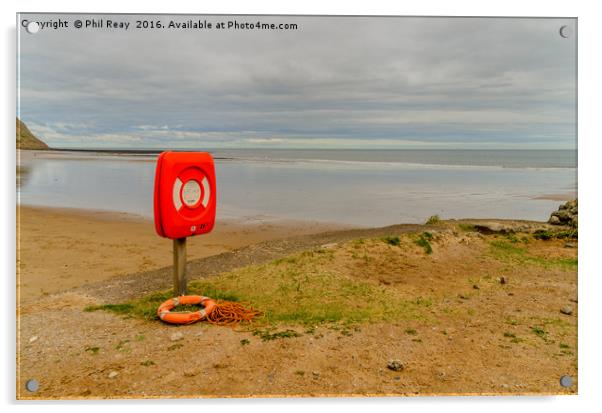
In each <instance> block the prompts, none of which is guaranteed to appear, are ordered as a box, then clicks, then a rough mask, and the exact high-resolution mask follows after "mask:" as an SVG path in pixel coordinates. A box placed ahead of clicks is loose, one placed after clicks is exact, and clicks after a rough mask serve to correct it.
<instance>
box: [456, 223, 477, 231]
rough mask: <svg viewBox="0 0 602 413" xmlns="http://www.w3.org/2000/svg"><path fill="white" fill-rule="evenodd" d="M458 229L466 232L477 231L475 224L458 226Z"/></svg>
mask: <svg viewBox="0 0 602 413" xmlns="http://www.w3.org/2000/svg"><path fill="white" fill-rule="evenodd" d="M458 229H461V230H462V231H465V232H475V231H476V230H477V228H476V227H475V226H474V225H473V224H458Z"/></svg>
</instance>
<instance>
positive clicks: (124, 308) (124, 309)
mask: <svg viewBox="0 0 602 413" xmlns="http://www.w3.org/2000/svg"><path fill="white" fill-rule="evenodd" d="M132 309H133V305H132V304H101V305H89V306H87V307H86V308H84V311H85V312H87V313H90V312H93V311H98V310H104V311H109V312H111V313H115V314H122V315H123V314H130V313H131V312H132Z"/></svg>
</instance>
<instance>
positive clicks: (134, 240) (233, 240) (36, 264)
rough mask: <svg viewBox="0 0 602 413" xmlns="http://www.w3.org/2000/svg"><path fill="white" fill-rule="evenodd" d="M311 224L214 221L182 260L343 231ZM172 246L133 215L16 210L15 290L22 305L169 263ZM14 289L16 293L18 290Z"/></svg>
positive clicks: (191, 242) (193, 241)
mask: <svg viewBox="0 0 602 413" xmlns="http://www.w3.org/2000/svg"><path fill="white" fill-rule="evenodd" d="M343 228H344V227H342V226H340V225H325V224H323V223H317V222H299V221H267V220H265V219H262V218H260V217H259V218H257V219H255V220H251V221H234V220H219V221H218V222H216V226H215V229H214V230H213V232H211V233H210V234H206V235H203V236H198V237H194V238H191V239H189V242H188V251H187V252H188V259H189V260H194V259H197V258H203V257H208V256H211V255H215V254H220V253H222V252H226V251H231V250H233V249H236V248H240V247H243V246H246V245H250V244H255V243H258V242H262V241H268V240H274V239H281V238H287V237H290V236H293V235H303V234H313V233H320V232H323V231H327V230H334V229H343ZM172 259H173V258H172V241H171V240H169V239H166V238H161V237H159V236H158V235H157V234H156V233H155V229H154V225H153V222H152V220H149V219H145V218H143V217H139V216H136V215H131V214H125V213H115V212H103V211H88V210H75V209H55V208H38V207H28V206H21V207H20V208H18V209H17V268H18V274H17V277H18V278H17V287H18V290H19V293H20V300H21V301H22V302H26V301H28V300H31V299H35V298H37V297H39V296H41V295H46V294H51V293H55V292H58V291H63V290H66V289H70V288H74V287H78V286H82V285H85V284H88V283H93V282H98V281H102V280H107V279H110V278H112V277H119V276H124V275H126V274H132V273H137V272H142V271H148V270H153V269H157V268H161V267H165V266H168V265H171V264H172ZM19 287H20V288H19Z"/></svg>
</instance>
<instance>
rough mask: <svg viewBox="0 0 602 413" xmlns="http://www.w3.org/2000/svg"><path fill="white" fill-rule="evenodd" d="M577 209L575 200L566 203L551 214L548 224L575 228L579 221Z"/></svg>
mask: <svg viewBox="0 0 602 413" xmlns="http://www.w3.org/2000/svg"><path fill="white" fill-rule="evenodd" d="M578 215H579V209H578V207H577V200H576V199H575V200H573V201H568V202H566V203H564V204H563V205H560V206H559V207H558V210H557V211H554V212H552V214H551V215H550V219H549V220H548V223H549V224H552V225H570V226H572V227H574V228H577V225H578V222H579V219H578Z"/></svg>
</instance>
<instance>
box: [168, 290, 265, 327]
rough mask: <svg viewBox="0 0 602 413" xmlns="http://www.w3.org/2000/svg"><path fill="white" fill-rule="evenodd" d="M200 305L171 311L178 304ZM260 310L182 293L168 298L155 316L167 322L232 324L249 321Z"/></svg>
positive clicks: (258, 313)
mask: <svg viewBox="0 0 602 413" xmlns="http://www.w3.org/2000/svg"><path fill="white" fill-rule="evenodd" d="M181 304H186V305H200V306H202V307H201V309H200V310H199V311H195V312H190V311H184V312H171V310H172V309H174V308H175V307H177V306H178V305H181ZM260 314H261V312H260V311H257V310H255V309H254V308H252V307H249V308H246V307H245V306H244V305H243V304H241V303H235V302H232V301H215V300H212V299H211V298H209V297H203V296H200V295H182V296H179V297H174V298H170V299H169V300H167V301H165V302H164V303H163V304H161V305H160V306H159V308H158V309H157V316H158V317H159V318H160V319H161V321H164V322H166V323H169V324H192V323H196V322H197V321H201V320H207V321H208V322H209V323H211V324H216V325H221V326H233V325H237V324H238V323H241V322H243V321H247V322H248V321H251V320H253V319H254V318H255V317H257V316H258V315H260Z"/></svg>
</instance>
